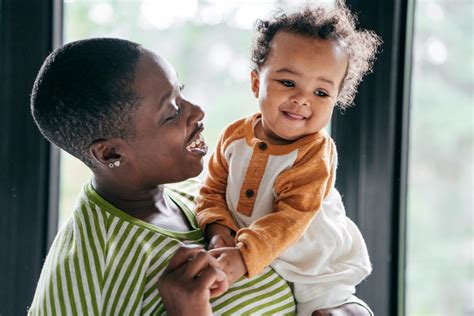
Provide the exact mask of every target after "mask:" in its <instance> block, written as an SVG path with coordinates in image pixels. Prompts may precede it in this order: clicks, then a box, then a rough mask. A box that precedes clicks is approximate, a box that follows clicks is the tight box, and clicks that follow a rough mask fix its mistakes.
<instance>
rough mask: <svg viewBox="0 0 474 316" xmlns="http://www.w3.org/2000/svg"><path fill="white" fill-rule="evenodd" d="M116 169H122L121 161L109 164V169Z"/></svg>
mask: <svg viewBox="0 0 474 316" xmlns="http://www.w3.org/2000/svg"><path fill="white" fill-rule="evenodd" d="M114 167H120V160H117V161H115V162H110V163H109V168H110V169H112V168H114Z"/></svg>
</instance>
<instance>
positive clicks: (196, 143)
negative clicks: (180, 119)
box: [186, 133, 208, 156]
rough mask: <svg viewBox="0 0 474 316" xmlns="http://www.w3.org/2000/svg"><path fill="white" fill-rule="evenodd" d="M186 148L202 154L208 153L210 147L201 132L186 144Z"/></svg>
mask: <svg viewBox="0 0 474 316" xmlns="http://www.w3.org/2000/svg"><path fill="white" fill-rule="evenodd" d="M186 150H187V151H189V152H191V153H193V154H198V155H200V156H204V155H205V154H207V150H208V147H207V145H206V142H205V141H204V138H203V137H202V134H201V133H199V134H198V135H197V137H196V138H195V139H194V140H193V141H192V142H191V143H190V144H188V145H187V146H186Z"/></svg>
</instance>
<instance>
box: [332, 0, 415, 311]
mask: <svg viewBox="0 0 474 316" xmlns="http://www.w3.org/2000/svg"><path fill="white" fill-rule="evenodd" d="M347 3H348V4H349V6H350V7H351V10H352V11H354V12H359V15H358V17H359V22H360V25H361V27H362V28H365V29H370V30H374V31H375V32H376V33H377V34H378V35H380V36H381V37H382V39H383V44H382V47H381V50H380V51H381V53H380V54H379V55H378V58H377V61H376V63H375V68H374V71H373V73H372V74H370V75H368V76H367V78H365V79H364V81H363V82H362V83H361V86H360V88H359V91H358V94H357V96H356V99H355V104H356V106H355V107H354V108H350V109H348V110H347V111H345V112H343V113H342V114H341V113H337V115H335V116H334V117H333V120H332V130H331V133H332V136H333V138H334V140H335V142H336V145H337V148H338V152H339V166H338V172H337V179H336V187H337V188H338V189H339V190H340V192H341V194H342V196H343V201H344V204H345V206H346V211H347V214H348V216H349V217H350V218H352V219H353V220H354V221H355V222H356V224H357V225H358V227H359V229H360V230H361V232H362V234H363V236H364V238H365V241H366V243H367V247H368V249H369V254H370V256H371V261H372V264H373V271H372V274H371V275H370V276H369V277H368V278H367V280H365V281H364V282H363V283H362V284H361V285H360V286H359V287H358V290H357V295H358V296H359V297H361V298H362V299H364V300H366V302H367V303H368V304H369V306H371V308H372V309H373V311H374V313H375V314H376V315H404V314H405V297H404V289H405V244H406V230H405V226H406V225H405V221H406V197H407V193H406V192H407V161H408V136H409V130H408V128H409V108H410V86H411V82H410V81H411V61H412V57H411V56H412V42H413V22H414V4H415V1H414V0H394V1H363V0H348V1H347Z"/></svg>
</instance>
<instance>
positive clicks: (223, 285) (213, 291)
mask: <svg viewBox="0 0 474 316" xmlns="http://www.w3.org/2000/svg"><path fill="white" fill-rule="evenodd" d="M196 282H198V283H199V286H200V287H201V288H203V289H209V290H210V296H211V297H216V296H219V295H221V294H223V293H224V292H225V291H227V288H228V283H227V276H226V274H225V273H224V272H223V271H221V270H220V269H216V268H214V267H212V266H208V267H207V268H205V269H204V270H202V272H201V273H200V274H199V276H198V277H197V278H196Z"/></svg>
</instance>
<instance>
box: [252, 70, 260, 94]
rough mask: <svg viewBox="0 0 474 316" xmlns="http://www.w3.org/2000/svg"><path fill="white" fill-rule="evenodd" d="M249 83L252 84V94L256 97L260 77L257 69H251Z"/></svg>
mask: <svg viewBox="0 0 474 316" xmlns="http://www.w3.org/2000/svg"><path fill="white" fill-rule="evenodd" d="M250 84H251V86H252V92H253V95H254V96H255V97H256V98H258V92H259V89H260V78H259V74H258V71H257V70H252V72H251V73H250Z"/></svg>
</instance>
